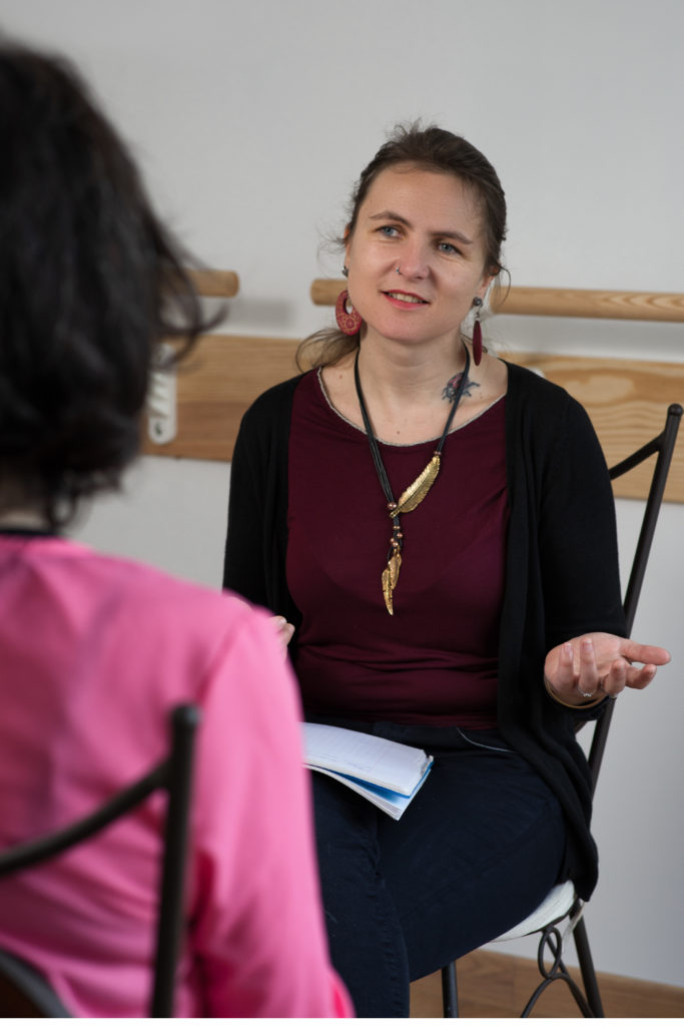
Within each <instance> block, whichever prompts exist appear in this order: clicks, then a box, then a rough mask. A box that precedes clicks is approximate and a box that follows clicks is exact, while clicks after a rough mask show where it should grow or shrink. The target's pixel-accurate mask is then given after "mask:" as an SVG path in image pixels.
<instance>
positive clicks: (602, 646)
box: [544, 632, 670, 707]
mask: <svg viewBox="0 0 684 1026" xmlns="http://www.w3.org/2000/svg"><path fill="white" fill-rule="evenodd" d="M669 661H670V653H669V652H668V651H667V649H664V648H659V647H658V646H656V645H640V644H639V642H637V641H632V640H631V639H630V638H620V637H618V636H617V635H616V634H604V633H601V632H597V633H594V634H583V635H582V636H581V637H579V638H572V639H571V640H570V641H566V642H565V643H564V644H562V645H557V646H556V647H555V648H552V649H551V651H550V652H549V653H548V655H547V656H546V661H545V663H544V676H545V678H546V683H547V686H548V687H549V688H550V689H551V693H552V694H553V695H554V696H555V697H557V698H558V699H559V701H561V702H564V703H567V704H568V705H577V706H578V707H579V706H581V705H582V704H586V702H587V701H588V700H589V699H592V698H593V699H598V698H601V697H603V696H606V695H612V696H613V697H615V696H616V695H619V694H620V692H621V691H622V690H623V689H624V688H645V687H646V686H647V685H648V684H650V683H651V681H652V680H653V678H654V677H655V675H656V671H657V668H658V667H659V666H665V665H666V664H667V663H669ZM637 663H638V664H640V665H634V664H637Z"/></svg>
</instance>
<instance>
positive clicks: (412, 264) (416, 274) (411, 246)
mask: <svg viewBox="0 0 684 1026" xmlns="http://www.w3.org/2000/svg"><path fill="white" fill-rule="evenodd" d="M396 269H397V272H398V273H399V274H401V275H403V277H404V278H412V279H421V278H426V277H427V276H428V274H429V273H430V262H429V253H428V250H427V247H426V246H425V245H424V244H423V243H422V242H420V241H418V240H417V239H416V240H409V241H407V242H406V244H405V245H404V246H402V250H401V255H400V257H399V259H398V260H397V268H396Z"/></svg>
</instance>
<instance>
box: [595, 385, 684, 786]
mask: <svg viewBox="0 0 684 1026" xmlns="http://www.w3.org/2000/svg"><path fill="white" fill-rule="evenodd" d="M681 417H682V407H681V406H680V405H679V403H672V405H671V406H669V407H668V410H667V416H666V418H665V426H664V428H663V430H662V431H661V432H660V434H659V435H657V436H656V437H655V438H653V439H652V440H651V441H650V442H647V443H646V445H642V446H641V448H640V449H637V451H636V452H634V453H632V455H631V456H627V457H626V459H624V460H621V462H620V463H618V464H616V465H615V466H614V467H612V468H611V470H610V477H611V480H614V479H615V478H616V477H621V476H622V474H626V473H628V472H629V471H630V470H633V469H634V467H637V466H638V465H639V464H640V463H643V462H644V460H647V459H649V458H650V457H651V456H654V455H655V456H656V460H655V464H654V467H653V474H652V477H651V485H650V488H649V491H648V497H647V499H646V506H645V508H644V515H643V517H642V520H641V530H640V532H639V538H638V541H637V545H636V549H635V553H634V559H633V561H632V569H631V571H630V575H629V580H628V582H627V588H626V591H625V598H624V608H625V618H626V621H627V634H628V635H629V634H631V631H632V626H633V625H634V617H635V615H636V611H637V605H638V602H639V596H640V595H641V586H642V584H643V582H644V575H645V573H646V565H647V563H648V557H649V555H650V553H651V544H652V542H653V535H654V534H655V529H656V524H657V522H658V514H659V513H660V507H661V505H662V501H663V494H664V492H665V485H666V483H667V475H668V473H669V471H670V464H671V462H672V454H673V452H674V447H675V443H676V441H677V433H678V431H679V424H680V421H681ZM614 708H615V702H614V701H613V700H611V701H610V702H609V703H608V707H607V708H606V709H605V711H604V712H603V715H602V716H601V718H600V719H599V720H598V722H597V723H596V726H595V728H594V735H593V738H592V742H591V748H590V750H589V768H590V769H591V777H592V791H595V790H596V784H597V782H598V776H599V771H600V769H601V762H602V761H603V754H604V751H605V747H606V741H607V738H608V731H609V729H610V721H611V719H612V716H613V710H614Z"/></svg>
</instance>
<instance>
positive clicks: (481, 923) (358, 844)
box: [312, 719, 565, 1018]
mask: <svg viewBox="0 0 684 1026" xmlns="http://www.w3.org/2000/svg"><path fill="white" fill-rule="evenodd" d="M326 722H328V723H330V722H334V723H337V724H338V725H340V726H348V727H353V728H354V729H357V730H359V729H361V730H366V731H367V732H369V733H374V734H378V735H380V736H382V737H388V738H390V739H391V740H394V741H402V742H404V743H405V744H412V745H415V746H416V747H419V748H424V749H425V750H426V751H427V752H429V753H431V754H432V755H434V757H435V763H434V766H433V768H432V770H431V772H430V774H429V776H428V778H427V780H426V782H425V784H424V785H423V787H422V789H421V790H420V791H419V792H418V794H417V795H416V797H415V798H414V800H413V802H412V803H411V804H410V805H409V807H408V809H407V810H406V811H405V812H404V814H403V816H402V818H401V819H400V820H398V821H395V820H393V819H392V818H391V817H390V816H388V815H387V814H386V813H384V812H382V811H380V810H379V809H378V808H376V806H375V805H373V804H372V803H371V802H369V801H367V800H366V799H365V798H362V797H361V796H360V795H358V794H356V793H355V792H353V791H352V790H350V789H349V788H348V787H345V786H344V785H343V784H340V783H339V782H337V781H335V780H332V779H331V778H330V777H327V776H325V775H323V774H321V773H313V774H312V778H313V790H314V803H315V822H316V841H317V848H318V860H319V866H320V873H321V886H322V893H323V904H324V907H325V917H326V925H327V930H328V938H329V944H330V954H331V958H332V961H333V964H334V965H335V967H336V969H337V971H338V972H339V974H340V976H341V977H342V979H343V980H344V981H345V983H346V985H347V987H348V989H349V991H350V993H351V996H352V1000H353V1001H354V1006H355V1009H356V1014H357V1016H359V1017H360V1018H368V1017H372V1018H377V1017H380V1018H385V1017H392V1018H397V1017H405V1016H408V1014H409V981H410V980H414V979H419V978H420V977H421V976H426V975H427V974H428V973H431V972H434V971H435V970H436V969H439V968H440V967H441V966H442V965H446V964H447V963H448V962H449V961H451V960H453V959H455V958H458V957H459V956H461V955H463V954H465V953H466V952H468V951H472V950H473V949H475V948H477V947H479V946H480V945H481V944H485V943H486V942H487V941H490V940H493V939H494V938H495V937H497V936H498V935H499V934H500V933H503V932H504V931H506V930H508V929H509V928H510V927H512V926H514V925H515V924H516V923H518V922H520V920H522V919H524V918H525V916H526V915H528V914H529V913H530V912H532V911H533V910H534V909H535V908H536V906H537V905H538V904H539V903H540V902H541V901H542V899H543V898H544V897H545V896H546V894H547V893H548V891H549V890H550V889H551V887H552V886H553V885H554V884H555V883H556V882H557V880H558V874H559V869H560V866H561V863H562V861H563V854H564V849H565V826H564V822H563V816H562V813H561V810H560V806H559V804H558V802H557V800H556V798H555V797H554V795H553V794H552V792H551V791H550V790H549V789H548V787H547V786H546V784H544V782H543V781H542V780H541V779H540V778H539V777H538V776H537V774H536V773H535V771H534V770H533V769H532V767H531V766H530V765H529V764H528V763H527V762H526V761H525V760H524V759H523V758H522V757H521V756H519V755H518V754H517V753H516V752H514V751H512V750H511V749H510V748H509V747H508V746H507V745H506V744H505V742H504V741H503V740H502V738H501V736H500V735H499V733H498V732H497V731H495V730H485V731H482V730H461V729H460V728H457V727H423V726H415V725H409V726H404V725H398V724H390V723H376V724H359V723H352V722H350V721H345V720H330V719H327V720H326Z"/></svg>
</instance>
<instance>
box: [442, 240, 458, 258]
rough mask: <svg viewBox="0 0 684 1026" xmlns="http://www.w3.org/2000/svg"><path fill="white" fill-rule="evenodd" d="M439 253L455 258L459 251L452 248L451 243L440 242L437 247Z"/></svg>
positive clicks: (454, 247)
mask: <svg viewBox="0 0 684 1026" xmlns="http://www.w3.org/2000/svg"><path fill="white" fill-rule="evenodd" d="M437 248H438V249H439V251H440V253H446V254H447V256H457V255H458V253H460V250H459V249H457V248H456V246H454V244H453V242H440V243H438V245H437Z"/></svg>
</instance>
